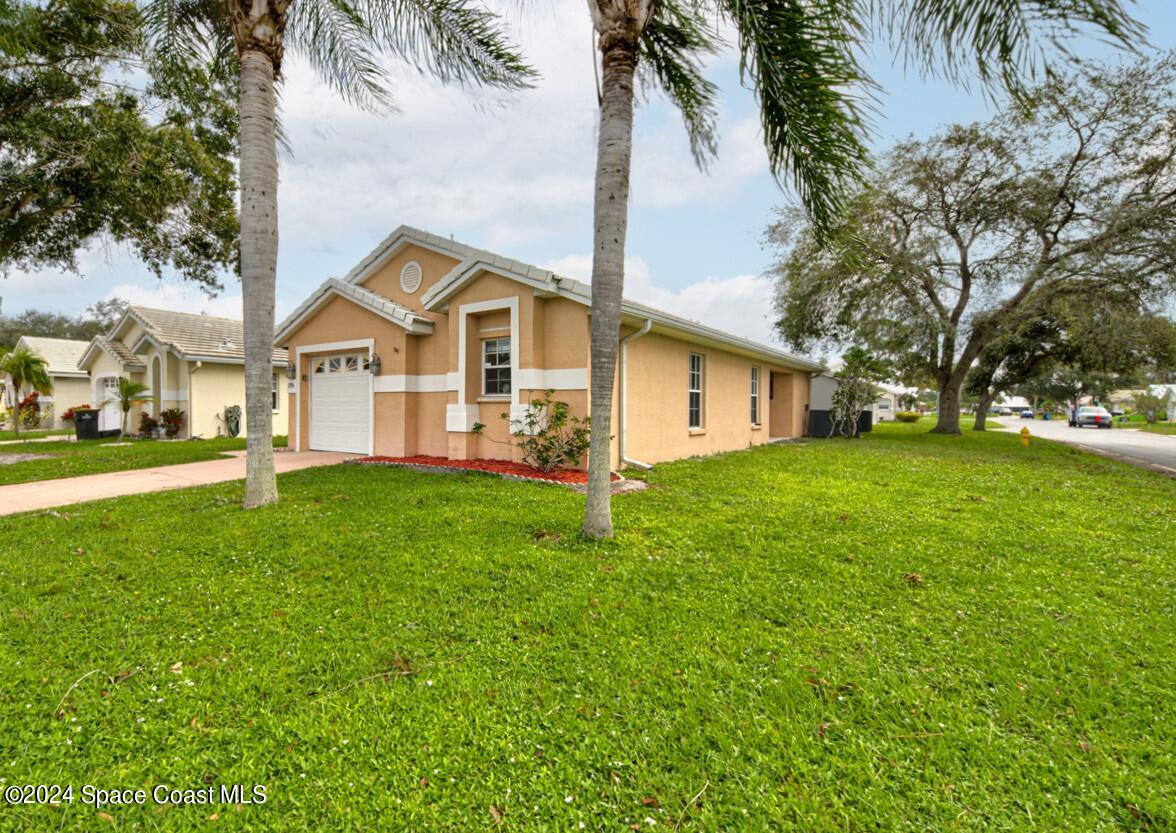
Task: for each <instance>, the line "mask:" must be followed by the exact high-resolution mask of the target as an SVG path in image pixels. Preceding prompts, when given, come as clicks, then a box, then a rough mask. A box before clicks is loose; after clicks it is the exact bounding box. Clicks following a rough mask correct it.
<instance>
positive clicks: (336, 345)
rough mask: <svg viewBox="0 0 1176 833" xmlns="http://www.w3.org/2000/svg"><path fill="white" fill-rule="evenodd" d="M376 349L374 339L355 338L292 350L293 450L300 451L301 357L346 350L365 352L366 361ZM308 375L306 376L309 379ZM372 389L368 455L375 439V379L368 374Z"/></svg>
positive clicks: (308, 345) (369, 398)
mask: <svg viewBox="0 0 1176 833" xmlns="http://www.w3.org/2000/svg"><path fill="white" fill-rule="evenodd" d="M375 349H376V340H375V339H374V338H356V339H352V340H351V341H325V342H322V343H320V344H303V345H301V346H299V347H295V348H294V368H295V373H294V450H295V451H301V450H302V355H303V354H304V353H342V352H346V351H347V350H367V354H368V360H369V361H370V360H371V357H372V353H373V352H374V351H375ZM309 375H310V374H307V377H308V378H309ZM369 378H370V379H371V385H372V389H371V392H370V394H369V396H368V402H369V403H370V404H371V414H370V415H369V417H368V452H367V453H368V454H373V453H375V452H373V451H372V449H373V448H375V437H376V377H375V376H374V375H371V374H369Z"/></svg>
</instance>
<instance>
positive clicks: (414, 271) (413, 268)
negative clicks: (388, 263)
mask: <svg viewBox="0 0 1176 833" xmlns="http://www.w3.org/2000/svg"><path fill="white" fill-rule="evenodd" d="M400 288H401V289H403V290H404V291H405V292H407V293H408V294H409V295H411V294H412V293H414V292H416V291H417V290H418V289H420V288H421V265H420V264H419V263H417V262H416V261H415V260H410V261H409V262H408V263H406V264H404V268H403V269H401V270H400Z"/></svg>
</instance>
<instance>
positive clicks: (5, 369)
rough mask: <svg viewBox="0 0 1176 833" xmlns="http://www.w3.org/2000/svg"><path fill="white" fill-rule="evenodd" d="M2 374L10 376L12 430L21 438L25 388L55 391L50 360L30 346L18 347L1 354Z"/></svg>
mask: <svg viewBox="0 0 1176 833" xmlns="http://www.w3.org/2000/svg"><path fill="white" fill-rule="evenodd" d="M0 376H7V377H8V396H9V400H10V402H11V403H12V404H11V406H10V410H9V412H10V413H11V414H12V430H13V431H14V432H15V433H16V437H17V439H19V438H20V420H21V416H22V414H21V412H20V403H21V400H22V399H23V398H24V390H25V388H26V387H27V388H28V389H29V392H30V393H31V392H33V391H36V392H37V393H39V394H46V393H52V392H53V380H52V379H51V378H49V362H47V361H46V360H45V359H43V358H42V357H41V356H39V355H37V354H36V353H33V352H32V351H30V350H29V349H28V348H25V347H18V348H17V349H15V350H10V351H8V352H6V353H2V354H0Z"/></svg>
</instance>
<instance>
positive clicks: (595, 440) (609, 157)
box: [584, 35, 637, 538]
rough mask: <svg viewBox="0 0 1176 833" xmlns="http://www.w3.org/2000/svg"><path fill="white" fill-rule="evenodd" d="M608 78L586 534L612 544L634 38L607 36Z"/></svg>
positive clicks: (601, 144)
mask: <svg viewBox="0 0 1176 833" xmlns="http://www.w3.org/2000/svg"><path fill="white" fill-rule="evenodd" d="M600 49H601V54H602V63H603V67H604V70H603V75H602V79H601V98H600V135H599V137H598V140H597V146H596V200H595V204H594V207H593V222H594V227H595V235H594V239H593V252H592V381H591V408H590V412H591V417H592V423H591V427H592V433H591V438H590V442H589V447H588V500H587V503H586V505H585V508H584V535H586V536H587V537H589V538H611V537H612V535H613V527H612V505H611V498H612V481H611V471H610V469H611V466H610V464H611V462H612V405H613V383H614V381H615V379H616V370H617V349H618V348H617V341H618V339H619V338H620V334H621V298H622V295H623V293H624V285H625V232H626V230H627V228H628V224H629V170H630V164H631V160H632V155H633V76H634V73H635V71H636V69H637V49H636V40H635V38H634V39H632V40H629V39H625V38H619V37H616V36H615V35H613V36H605V37H602V38H601V43H600Z"/></svg>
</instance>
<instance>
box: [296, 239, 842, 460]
mask: <svg viewBox="0 0 1176 833" xmlns="http://www.w3.org/2000/svg"><path fill="white" fill-rule="evenodd" d="M589 303H590V294H589V288H588V286H587V285H585V284H583V283H580V282H578V281H575V280H572V279H570V278H565V277H562V276H559V275H556V274H554V273H552V272H550V271H547V270H544V269H539V268H537V267H534V266H529V265H527V264H525V263H520V262H518V261H514V260H509V259H507V258H504V257H500V256H498V255H495V254H492V253H490V252H486V251H482V250H479V249H475V248H473V247H470V246H466V245H463V244H461V243H456V242H454V241H453V240H449V239H445V238H442V237H438V236H437V235H434V234H430V233H428V232H424V231H420V230H417V229H413V228H409V227H407V226H402V227H400V228H398V229H397V230H396V231H395V232H393V233H392V235H390V236H389V237H388V238H387V239H386V240H384V242H383V243H381V244H380V245H379V246H377V247H376V249H375V250H374V251H372V252H371V253H370V254H369V255H368V256H367V257H365V258H364V259H363V260H362V261H361V262H360V263H359V264H358V265H357V266H356V267H355V268H354V269H353V270H352V271H351V272H350V273H349V274H348V275H347V276H346V277H345V278H342V279H339V278H332V279H329V280H327V281H326V282H325V283H324V284H323V285H322V286H320V287H319V288H318V289H317V290H315V292H314V293H313V294H312V295H311V296H310V297H309V298H307V299H306V301H305V302H303V303H302V305H301V306H299V307H298V309H297V310H295V312H294V313H293V314H292V315H291V316H290V317H289V318H288V319H286V321H284V322H283V323H282V324H281V325H280V326H279V328H278V332H277V335H276V341H275V343H276V344H277V345H279V346H281V347H285V348H287V349H288V351H289V356H290V360H291V365H292V369H291V372H290V376H291V379H290V382H289V394H290V404H289V409H290V412H291V414H292V415H293V416H292V419H291V426H290V427H291V445H292V447H294V448H296V449H321V450H329V451H347V452H355V453H360V454H377V455H384V456H394V457H401V456H412V455H428V456H435V457H448V458H450V459H478V458H483V459H515V460H518V459H519V454H518V451H517V450H516V449H514V448H513V447H512V446H511V445H510V444H509V443H508V442H507V441H508V440H509V432H510V429H511V426H514V427H515V428H516V430H517V428H518V427H519V426H520V424H521V422H522V420H523V418H524V417H525V415H526V409H527V408H528V406H529V403H530V402H531V401H532V399H534V398H536V397H540V396H542V394H543V391H545V390H548V389H553V390H554V391H555V398H557V399H560V400H563V401H565V402H567V403H568V404H569V405H570V406H571V410H572V412H573V413H574V414H577V415H586V414H587V410H588V385H589V372H588V367H589V352H590V351H589ZM622 322H623V324H622V328H621V336H622V343H621V350H620V356H619V360H618V367H617V381H616V387H615V390H614V397H613V401H614V409H613V417H612V431H613V434H614V437H615V442H614V443H613V449H614V451H613V459H612V461H611V462H612V466H613V467H614V468H617V469H619V468H622V467H623V466H625V465H643V464H652V463H657V462H662V461H665V460H674V459H678V458H682V457H690V456H694V455H700V454H712V453H715V452H720V451H729V450H733V449H739V448H747V447H748V446H753V445H758V444H760V443H765V442H768V441H769V440H771V439H780V438H786V437H796V436H800V435H802V434H803V433H804V426H805V417H806V410H807V407H808V391H809V375H810V374H811V373H814V372H818V371H820V370H821V369H822V366H821V365H820V364H817V363H815V362H812V361H809V360H808V359H804V358H800V357H797V356H793V355H790V354H788V353H784V352H781V351H779V350H776V349H773V348H771V347H767V346H765V345H762V344H758V343H756V342H753V341H750V340H748V339H745V338H742V337H740V336H738V335H733V334H730V333H725V332H721V331H719V330H715V329H713V328H711V327H707V326H704V325H702V324H698V323H696V322H693V321H688V320H686V319H683V318H679V317H677V316H673V315H669V314H667V313H664V312H660V311H658V310H655V309H651V308H650V307H646V306H643V305H641V304H635V303H631V302H629V301H626V302H625V303H624V305H623V307H622ZM502 414H507V415H508V416H509V423H510V424H509V425H508V420H506V419H503V418H501V417H502ZM478 424H481V425H484V426H485V428H484V429H483V430H482V431H480V432H479V431H477V430H476V425H478Z"/></svg>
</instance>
